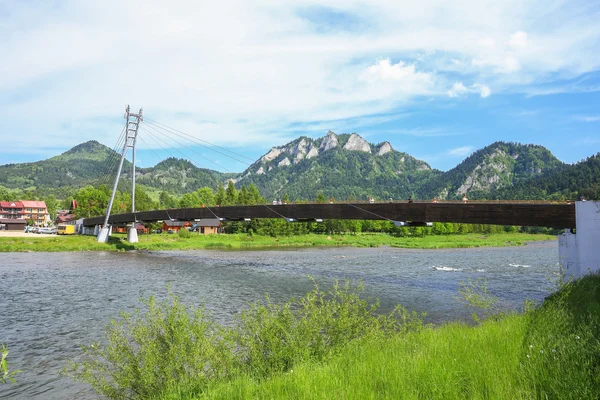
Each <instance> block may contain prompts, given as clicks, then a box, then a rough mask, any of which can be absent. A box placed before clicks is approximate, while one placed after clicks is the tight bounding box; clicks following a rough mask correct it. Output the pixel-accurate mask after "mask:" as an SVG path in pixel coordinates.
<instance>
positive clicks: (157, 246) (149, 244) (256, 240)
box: [0, 233, 556, 252]
mask: <svg viewBox="0 0 600 400" xmlns="http://www.w3.org/2000/svg"><path fill="white" fill-rule="evenodd" d="M548 240H556V236H552V235H545V234H527V233H499V234H490V235H483V234H465V235H435V236H434V235H430V236H425V237H395V236H391V235H388V234H383V233H382V234H356V235H318V234H308V235H297V236H280V237H270V236H258V235H253V236H250V235H245V234H233V235H200V234H192V235H191V236H190V237H187V238H183V237H180V236H179V235H168V234H160V235H157V234H155V235H140V236H139V242H138V243H129V242H127V241H126V235H124V234H115V235H113V236H111V237H110V238H109V242H108V243H98V242H97V241H96V238H95V237H93V236H80V235H71V236H56V235H35V234H22V235H19V236H17V237H11V236H5V235H0V252H56V251H66V252H69V251H125V250H148V251H153V250H202V249H224V250H245V249H268V248H282V247H332V246H353V247H379V246H390V247H398V248H408V249H449V248H471V247H504V246H521V245H526V244H527V243H530V242H536V241H548Z"/></svg>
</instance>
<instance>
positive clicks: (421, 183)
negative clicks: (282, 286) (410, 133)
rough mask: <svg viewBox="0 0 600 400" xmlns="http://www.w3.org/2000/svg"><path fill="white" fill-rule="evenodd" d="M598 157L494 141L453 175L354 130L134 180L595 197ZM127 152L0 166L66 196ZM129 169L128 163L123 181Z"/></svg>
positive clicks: (299, 189)
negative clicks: (571, 156)
mask: <svg viewBox="0 0 600 400" xmlns="http://www.w3.org/2000/svg"><path fill="white" fill-rule="evenodd" d="M599 156H600V155H597V156H593V157H590V158H588V159H587V160H585V161H582V162H580V163H577V164H574V165H567V164H564V163H562V162H561V161H560V160H558V159H557V158H556V157H554V155H552V153H551V152H550V151H549V150H548V149H546V148H544V147H542V146H538V145H533V144H525V145H524V144H519V143H505V142H496V143H492V144H491V145H489V146H486V147H484V148H483V149H480V150H478V151H476V152H474V153H473V154H471V155H470V156H469V157H467V158H466V159H465V160H464V161H462V162H461V163H460V164H458V165H457V166H456V167H454V168H452V169H451V170H449V171H447V172H443V171H439V170H436V169H432V168H431V167H430V166H429V165H428V164H427V163H426V162H425V161H422V160H418V159H416V158H414V157H412V156H411V155H409V154H407V153H405V152H402V151H398V150H396V149H394V148H393V147H392V146H391V144H390V143H389V142H383V143H379V144H372V143H369V142H367V141H366V140H365V139H363V138H362V137H361V136H360V135H358V134H356V133H352V134H336V133H334V132H331V131H329V132H328V133H327V134H326V135H325V136H324V137H321V138H318V139H312V138H309V137H306V136H302V137H299V138H298V139H296V140H293V141H291V142H289V143H287V144H285V145H283V146H276V147H273V148H272V149H270V150H269V151H268V152H267V153H265V154H264V155H263V156H262V157H260V158H259V159H258V160H257V161H255V162H254V163H253V164H252V165H250V166H249V167H248V168H247V169H246V170H245V171H243V172H242V173H240V174H231V173H228V174H225V173H221V172H218V171H213V170H209V169H203V168H198V167H196V166H195V165H194V164H192V162H190V161H188V160H183V159H177V158H168V159H166V160H164V161H162V162H160V163H158V164H157V165H155V166H154V167H151V168H136V182H137V183H138V184H140V185H143V186H144V187H146V188H147V189H153V190H156V191H162V190H165V191H167V192H169V193H171V194H174V195H183V194H185V193H189V192H192V191H194V190H197V189H198V188H200V187H204V186H208V187H211V188H212V189H216V188H217V186H218V185H219V184H220V183H226V182H227V181H228V180H232V181H233V182H234V183H235V184H236V186H237V187H238V188H240V187H241V186H248V185H250V184H254V185H256V187H257V188H258V189H259V191H260V193H261V195H262V196H264V197H266V198H267V199H272V198H283V197H284V196H285V195H288V196H289V197H290V198H291V199H292V200H297V199H302V200H314V199H315V198H316V196H317V194H318V193H323V194H324V195H325V196H326V197H334V198H336V199H344V200H346V199H362V200H364V199H366V198H368V197H370V196H373V197H375V198H376V199H378V200H381V199H388V198H393V199H407V198H408V197H409V196H412V197H413V198H415V199H431V198H433V197H438V198H440V199H460V198H461V197H462V195H463V194H467V195H468V197H469V198H471V199H484V198H487V199H533V198H537V199H551V198H556V199H560V198H573V199H574V198H575V197H574V196H577V197H578V196H579V195H584V196H586V197H589V198H597V197H598V196H599V195H600V193H598V187H599V186H600V157H599ZM119 157H120V154H118V153H116V152H115V151H113V150H111V149H109V148H108V147H106V146H104V145H102V144H100V143H98V142H97V141H89V142H85V143H82V144H80V145H77V146H75V147H73V148H72V149H71V150H69V151H67V152H65V153H62V154H61V155H58V156H56V157H52V158H49V159H47V160H43V161H38V162H34V163H23V164H8V165H2V166H0V186H4V187H6V188H9V189H21V190H36V191H37V192H38V193H40V194H43V195H47V194H55V195H56V196H57V197H59V198H65V197H68V196H69V195H72V194H73V191H74V190H76V189H77V188H80V187H83V186H86V185H99V184H102V183H104V184H107V185H108V186H110V185H112V179H114V172H115V171H116V166H117V163H118V161H119ZM130 174H131V164H130V163H129V162H128V161H126V162H125V165H124V168H123V175H124V176H123V178H122V179H123V185H126V183H125V182H124V180H126V179H127V180H128V179H129V176H130Z"/></svg>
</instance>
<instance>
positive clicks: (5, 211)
mask: <svg viewBox="0 0 600 400" xmlns="http://www.w3.org/2000/svg"><path fill="white" fill-rule="evenodd" d="M24 214H25V212H24V211H23V203H21V202H20V201H0V218H4V219H25V216H24Z"/></svg>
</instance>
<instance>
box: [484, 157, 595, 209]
mask: <svg viewBox="0 0 600 400" xmlns="http://www.w3.org/2000/svg"><path fill="white" fill-rule="evenodd" d="M580 196H584V197H585V198H587V199H600V153H598V154H596V155H594V156H591V157H588V158H587V159H585V160H583V161H581V162H579V163H577V164H573V165H569V166H567V167H565V168H562V169H560V170H557V171H552V170H550V171H546V172H545V173H543V174H542V175H539V176H535V177H532V178H529V179H526V180H522V181H521V182H519V183H517V184H515V185H514V186H509V187H505V188H502V189H500V190H498V191H497V192H495V193H490V198H493V199H524V200H526V199H562V198H567V199H578V198H579V197H580Z"/></svg>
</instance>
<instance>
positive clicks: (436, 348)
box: [71, 275, 600, 400]
mask: <svg viewBox="0 0 600 400" xmlns="http://www.w3.org/2000/svg"><path fill="white" fill-rule="evenodd" d="M472 289H473V287H472ZM479 294H480V295H481V296H482V297H479V299H478V300H477V301H474V302H471V304H475V303H476V302H477V303H479V305H480V306H481V305H485V303H486V302H489V301H493V298H490V297H489V296H486V294H485V290H483V291H482V292H479ZM468 297H469V296H465V297H464V298H465V299H468ZM480 300H484V301H483V302H482V301H480ZM146 306H147V308H148V311H147V313H145V314H141V313H140V314H137V313H136V314H135V316H132V317H126V318H125V319H123V320H119V321H115V322H113V323H112V325H110V326H109V328H107V329H108V330H107V339H108V345H107V347H106V348H98V347H97V346H91V347H89V348H87V352H86V356H85V357H86V359H85V361H83V363H82V364H73V365H72V369H71V373H72V374H73V375H72V376H73V377H75V378H76V379H78V380H81V381H84V382H87V383H90V384H92V385H93V386H94V388H95V389H96V390H97V391H98V392H99V393H102V394H104V395H106V396H107V397H109V398H124V397H129V398H140V399H142V398H148V399H164V400H174V399H189V400H200V399H247V398H253V399H287V398H296V399H313V398H324V399H337V398H344V399H365V398H394V399H395V398H403V399H421V398H439V399H465V398H492V399H508V398H520V399H539V398H556V399H559V398H560V399H563V398H565V399H598V398H599V395H598V394H599V393H600V378H599V376H600V375H599V373H600V359H599V358H598V354H599V353H600V339H599V338H600V275H592V276H587V277H585V278H582V279H580V280H578V281H576V282H574V283H570V284H568V285H563V286H562V287H561V288H560V290H559V291H558V292H556V293H554V294H553V295H551V296H550V297H548V298H547V299H546V300H545V301H544V302H543V303H542V304H541V305H539V306H538V307H536V308H533V307H532V306H531V305H528V306H527V307H526V309H525V311H524V312H523V313H522V314H518V313H516V312H509V313H495V314H492V315H490V316H489V318H487V319H485V320H484V321H482V322H479V323H478V324H476V325H475V326H470V325H467V324H463V323H448V324H444V325H442V326H438V327H434V326H429V325H423V324H422V320H420V318H419V316H418V315H416V314H414V313H408V312H407V311H406V310H404V309H397V310H396V311H395V312H394V313H392V314H389V315H379V316H377V315H375V314H373V313H372V311H371V310H370V308H369V306H368V305H367V304H366V303H365V302H363V301H362V300H361V299H360V298H359V297H358V295H357V292H356V291H354V290H353V289H352V288H351V287H350V286H348V285H346V286H344V287H334V289H333V291H332V292H329V293H326V294H325V293H323V292H320V291H319V289H315V291H313V292H311V293H309V294H307V295H306V296H305V297H304V298H303V299H300V300H299V301H294V300H291V301H290V302H287V303H286V304H284V305H281V306H279V305H275V304H271V303H266V304H264V305H254V306H252V307H251V308H250V310H248V311H246V312H244V313H243V314H242V316H241V319H240V322H239V323H238V324H237V325H236V326H235V327H233V328H229V327H218V326H214V324H213V323H211V322H210V317H209V316H207V315H206V314H205V313H204V312H203V311H202V310H196V312H194V313H193V314H192V315H193V317H190V316H189V315H190V314H188V313H187V312H185V311H186V307H185V306H183V305H181V303H179V302H178V301H177V299H176V298H173V297H172V298H171V299H169V300H168V301H164V302H160V303H159V302H157V301H155V300H153V299H150V300H149V301H148V302H147V303H146ZM188 311H191V310H188ZM148 327H152V329H148ZM167 328H169V329H167ZM221 329H222V331H221ZM162 332H172V333H170V334H169V336H168V337H167V338H166V337H165V336H164V334H163V333H162ZM215 332H216V333H215ZM129 334H131V335H132V336H128V335H129ZM230 340H231V342H229V341H230ZM108 374H111V375H110V376H111V379H110V380H105V379H104V378H105V377H106V376H107V375H108Z"/></svg>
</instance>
